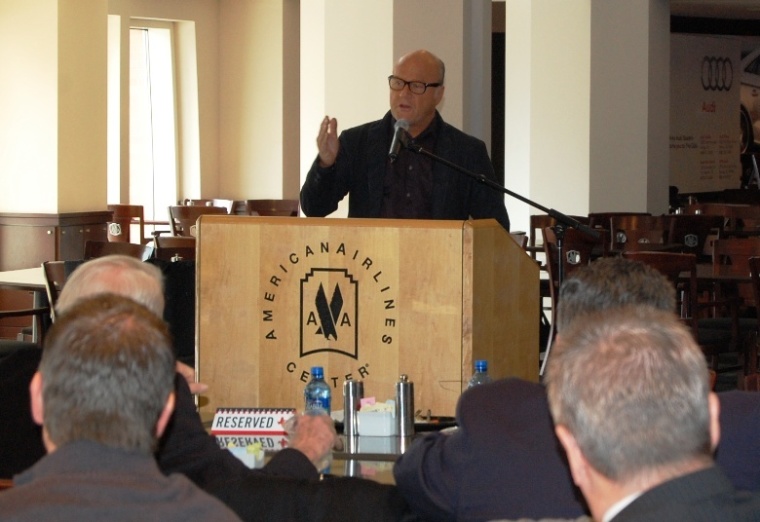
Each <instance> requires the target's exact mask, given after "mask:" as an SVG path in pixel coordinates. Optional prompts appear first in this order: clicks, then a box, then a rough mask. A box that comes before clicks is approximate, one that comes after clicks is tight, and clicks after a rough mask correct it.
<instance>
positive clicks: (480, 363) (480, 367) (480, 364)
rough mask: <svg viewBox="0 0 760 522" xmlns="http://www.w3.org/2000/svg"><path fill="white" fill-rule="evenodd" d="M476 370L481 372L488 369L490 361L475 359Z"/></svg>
mask: <svg viewBox="0 0 760 522" xmlns="http://www.w3.org/2000/svg"><path fill="white" fill-rule="evenodd" d="M475 370H476V371H479V372H485V371H488V361H486V360H483V359H478V360H477V361H475Z"/></svg>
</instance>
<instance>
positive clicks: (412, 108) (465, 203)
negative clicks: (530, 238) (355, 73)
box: [301, 50, 509, 231]
mask: <svg viewBox="0 0 760 522" xmlns="http://www.w3.org/2000/svg"><path fill="white" fill-rule="evenodd" d="M444 76H445V67H444V64H443V62H442V61H441V60H440V59H439V58H438V57H436V56H435V55H433V54H432V53H430V52H428V51H424V50H419V51H414V52H412V53H409V54H407V55H405V56H403V57H401V59H399V61H398V62H397V63H396V66H395V67H394V69H393V74H392V75H391V76H390V77H389V78H388V83H389V86H390V105H391V109H390V111H389V112H388V113H387V114H386V115H385V117H384V118H383V119H382V120H378V121H374V122H371V123H367V124H364V125H361V126H358V127H354V128H352V129H348V130H346V131H344V132H342V133H341V135H340V137H338V134H337V126H338V123H337V121H336V120H335V118H329V117H327V116H326V117H325V118H324V120H323V121H322V124H321V126H320V129H319V135H318V137H317V146H318V148H319V155H318V157H317V159H316V160H315V161H314V164H313V165H312V167H311V169H310V170H309V173H308V175H307V177H306V181H305V182H304V184H303V187H302V188H301V209H302V210H303V212H304V214H306V215H307V216H317V217H322V216H326V215H328V214H330V213H331V212H333V211H335V210H336V209H337V208H338V202H340V200H342V199H343V198H344V197H345V196H346V194H350V197H349V204H348V207H349V208H348V215H349V217H367V218H401V219H407V218H408V219H455V220H464V219H468V218H470V217H472V218H475V219H483V218H494V219H496V220H497V221H498V222H499V223H500V224H501V225H502V226H503V227H504V229H505V230H507V231H508V230H509V217H508V215H507V210H506V208H505V206H504V196H503V194H501V193H500V192H498V191H497V190H494V189H493V188H490V187H488V186H486V185H484V184H482V183H480V182H478V181H476V180H475V179H474V178H472V177H470V176H467V175H466V174H463V173H461V172H457V171H456V170H455V169H453V168H451V167H448V166H445V165H444V164H443V163H440V162H437V161H434V160H433V159H431V158H429V157H427V156H424V155H422V154H416V153H414V152H412V151H410V150H407V149H404V148H402V149H401V150H400V151H399V153H398V157H397V159H396V160H395V161H391V160H390V159H389V150H390V146H391V141H392V139H393V135H394V127H395V125H396V122H399V121H404V122H406V124H407V125H408V134H409V136H410V137H411V138H412V139H413V140H414V143H415V144H416V145H418V146H420V147H423V148H424V149H425V150H427V151H430V152H432V153H433V154H435V155H437V156H440V157H442V158H445V159H446V160H448V161H449V162H451V163H453V164H455V165H458V166H460V167H463V168H465V169H467V170H468V171H470V172H473V173H475V174H478V175H485V176H486V177H488V178H489V179H491V180H494V179H495V175H494V172H493V166H492V165H491V161H490V159H489V158H488V151H487V150H486V146H485V144H484V143H483V142H482V141H481V140H479V139H477V138H474V137H472V136H469V135H467V134H465V133H463V132H462V131H460V130H458V129H456V128H454V127H452V126H451V125H449V124H447V123H446V122H444V121H443V118H441V115H440V114H439V113H438V111H437V110H436V107H437V106H438V104H439V103H440V102H441V100H442V99H443V93H444V90H445V87H444V85H443V82H444Z"/></svg>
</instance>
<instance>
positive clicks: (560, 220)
mask: <svg viewBox="0 0 760 522" xmlns="http://www.w3.org/2000/svg"><path fill="white" fill-rule="evenodd" d="M401 143H402V144H403V146H404V147H405V148H406V149H408V150H410V151H412V152H414V153H415V154H422V155H423V156H427V157H428V158H430V159H432V160H433V161H436V162H438V163H441V164H443V165H446V166H447V167H450V168H452V169H454V170H456V171H457V172H460V173H462V174H465V175H467V176H469V177H471V178H473V179H474V180H475V181H477V182H479V183H482V184H483V185H487V186H488V187H491V188H492V189H494V190H497V191H499V192H502V193H504V194H507V195H508V196H511V197H513V198H515V199H519V200H520V201H522V202H523V203H527V204H528V205H530V206H532V207H534V208H537V209H539V210H540V211H542V212H544V213H545V214H548V215H549V216H550V217H552V218H554V220H555V221H556V222H557V224H556V225H555V226H554V227H553V228H554V234H555V236H556V237H557V288H558V289H559V288H560V287H561V286H562V282H563V281H564V280H565V267H564V263H563V262H562V261H563V255H564V252H563V250H564V245H563V243H564V238H565V230H567V228H574V229H576V230H580V231H581V232H583V233H584V234H586V235H588V236H589V237H592V238H594V239H598V238H599V232H598V231H596V230H594V229H593V228H591V227H589V226H587V225H584V224H583V223H581V222H580V221H578V220H577V219H574V218H571V217H570V216H568V215H567V214H563V213H562V212H560V211H559V210H555V209H553V208H547V207H545V206H543V205H541V204H540V203H536V202H535V201H532V200H530V199H528V198H526V197H524V196H522V195H520V194H518V193H516V192H513V191H511V190H509V189H508V188H506V187H503V186H502V185H499V184H498V183H496V182H495V181H493V180H491V179H489V178H488V177H486V175H485V174H477V173H475V172H472V171H470V170H467V169H465V168H464V167H462V166H460V165H457V164H456V163H452V162H451V161H449V160H447V159H445V158H442V157H440V156H437V155H436V154H433V153H432V152H430V151H429V150H427V149H425V148H423V147H421V146H420V145H417V144H416V143H414V140H412V139H411V137H410V136H409V134H408V133H402V141H401ZM546 261H547V263H548V262H550V260H549V259H547V260H546ZM553 329H554V325H552V330H553ZM551 337H552V336H551V335H550V336H549V340H548V342H547V344H546V352H545V353H544V360H543V361H542V363H541V369H540V370H539V373H538V375H539V377H543V375H544V371H545V370H546V364H547V362H548V361H549V352H550V350H551V345H552V339H551Z"/></svg>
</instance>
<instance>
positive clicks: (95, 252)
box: [84, 241, 153, 261]
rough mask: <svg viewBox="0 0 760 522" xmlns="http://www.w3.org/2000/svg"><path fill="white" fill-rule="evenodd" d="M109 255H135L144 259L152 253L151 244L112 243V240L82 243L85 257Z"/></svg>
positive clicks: (141, 259)
mask: <svg viewBox="0 0 760 522" xmlns="http://www.w3.org/2000/svg"><path fill="white" fill-rule="evenodd" d="M109 255H122V256H129V257H136V258H137V259H139V260H140V261H146V260H148V259H150V257H151V256H152V255H153V246H152V245H138V244H136V243H114V242H112V241H87V242H85V244H84V258H85V259H93V258H96V257H103V256H109Z"/></svg>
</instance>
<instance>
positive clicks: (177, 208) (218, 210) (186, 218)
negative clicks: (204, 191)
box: [169, 205, 228, 237]
mask: <svg viewBox="0 0 760 522" xmlns="http://www.w3.org/2000/svg"><path fill="white" fill-rule="evenodd" d="M227 213H228V212H227V209H226V208H224V207H207V206H202V205H170V206H169V226H170V227H171V232H172V235H173V236H189V237H194V236H195V223H196V222H197V221H198V217H200V216H202V215H204V214H227Z"/></svg>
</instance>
